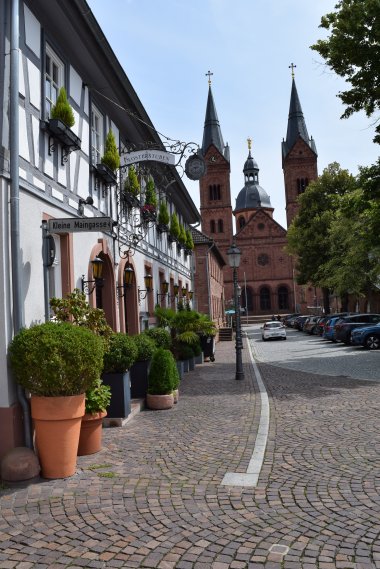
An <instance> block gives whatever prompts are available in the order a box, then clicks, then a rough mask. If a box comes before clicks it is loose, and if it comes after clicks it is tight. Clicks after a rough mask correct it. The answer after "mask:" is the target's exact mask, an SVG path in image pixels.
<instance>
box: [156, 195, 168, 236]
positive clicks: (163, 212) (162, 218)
mask: <svg viewBox="0 0 380 569" xmlns="http://www.w3.org/2000/svg"><path fill="white" fill-rule="evenodd" d="M169 222H170V216H169V210H168V206H167V203H166V202H164V201H162V202H160V207H159V210H158V224H157V230H158V231H159V232H160V233H166V232H167V231H169Z"/></svg>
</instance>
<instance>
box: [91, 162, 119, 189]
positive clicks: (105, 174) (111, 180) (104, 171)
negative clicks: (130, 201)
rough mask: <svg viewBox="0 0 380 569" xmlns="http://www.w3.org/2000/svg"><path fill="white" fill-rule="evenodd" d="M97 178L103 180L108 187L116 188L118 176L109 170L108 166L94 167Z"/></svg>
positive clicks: (99, 165) (98, 165)
mask: <svg viewBox="0 0 380 569" xmlns="http://www.w3.org/2000/svg"><path fill="white" fill-rule="evenodd" d="M94 172H95V176H97V177H98V178H100V179H101V180H103V182H104V183H105V184H107V185H108V186H114V185H115V184H117V175H116V173H115V172H113V170H111V168H109V167H108V166H107V165H106V164H102V163H100V164H97V165H96V166H94Z"/></svg>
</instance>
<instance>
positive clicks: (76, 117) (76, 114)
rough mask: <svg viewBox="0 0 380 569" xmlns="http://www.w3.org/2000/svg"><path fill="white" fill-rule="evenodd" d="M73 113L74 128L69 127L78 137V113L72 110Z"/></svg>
mask: <svg viewBox="0 0 380 569" xmlns="http://www.w3.org/2000/svg"><path fill="white" fill-rule="evenodd" d="M73 113H74V119H75V123H74V126H72V127H71V130H72V131H73V132H74V133H75V134H76V135H77V136H79V113H78V112H77V111H76V110H75V109H73Z"/></svg>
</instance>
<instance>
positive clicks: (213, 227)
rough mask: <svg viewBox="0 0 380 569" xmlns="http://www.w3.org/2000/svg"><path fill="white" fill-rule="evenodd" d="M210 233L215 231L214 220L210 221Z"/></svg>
mask: <svg viewBox="0 0 380 569" xmlns="http://www.w3.org/2000/svg"><path fill="white" fill-rule="evenodd" d="M210 233H215V220H214V219H212V220H211V221H210Z"/></svg>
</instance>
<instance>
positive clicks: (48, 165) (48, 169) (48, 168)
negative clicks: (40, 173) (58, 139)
mask: <svg viewBox="0 0 380 569" xmlns="http://www.w3.org/2000/svg"><path fill="white" fill-rule="evenodd" d="M44 139H45V161H44V172H45V174H46V175H47V176H50V178H53V176H54V154H55V153H54V152H52V153H51V156H49V136H48V135H47V134H45V135H44ZM55 152H57V150H56V151H55Z"/></svg>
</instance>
